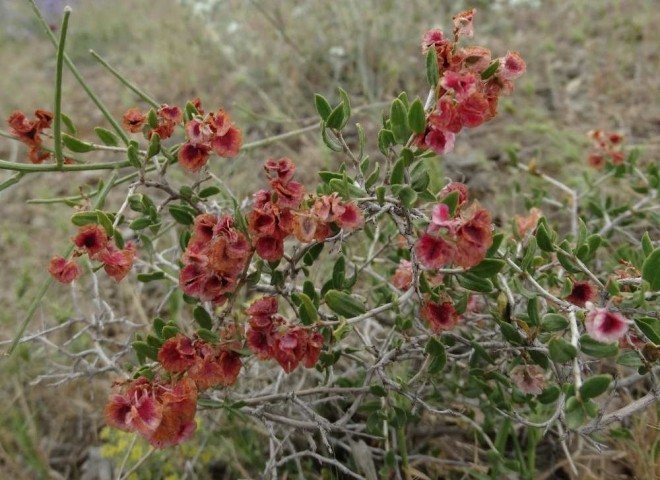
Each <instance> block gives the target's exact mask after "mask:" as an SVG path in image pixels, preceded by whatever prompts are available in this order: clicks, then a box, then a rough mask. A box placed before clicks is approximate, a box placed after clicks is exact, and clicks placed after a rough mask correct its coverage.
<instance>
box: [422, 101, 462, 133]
mask: <svg viewBox="0 0 660 480" xmlns="http://www.w3.org/2000/svg"><path fill="white" fill-rule="evenodd" d="M428 125H429V128H430V129H431V130H440V131H443V132H451V133H458V132H460V131H461V128H463V126H462V125H461V120H460V118H458V113H457V112H456V105H455V104H454V100H452V99H451V98H447V97H446V96H443V97H442V98H441V99H440V100H439V101H438V104H437V106H436V108H435V110H434V111H433V113H431V114H430V115H429V118H428Z"/></svg>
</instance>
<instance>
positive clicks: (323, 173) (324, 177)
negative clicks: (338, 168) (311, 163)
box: [319, 170, 344, 183]
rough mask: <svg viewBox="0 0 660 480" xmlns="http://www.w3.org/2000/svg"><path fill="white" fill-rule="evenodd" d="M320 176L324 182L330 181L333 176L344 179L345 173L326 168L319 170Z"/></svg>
mask: <svg viewBox="0 0 660 480" xmlns="http://www.w3.org/2000/svg"><path fill="white" fill-rule="evenodd" d="M319 177H321V180H323V183H330V180H332V179H333V178H338V179H340V180H341V179H343V178H344V174H342V173H338V172H330V171H326V170H321V171H320V172H319Z"/></svg>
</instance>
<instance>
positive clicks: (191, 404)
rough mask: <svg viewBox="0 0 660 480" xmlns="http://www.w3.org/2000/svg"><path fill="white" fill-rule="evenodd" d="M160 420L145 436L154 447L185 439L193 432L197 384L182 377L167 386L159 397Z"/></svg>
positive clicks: (170, 444)
mask: <svg viewBox="0 0 660 480" xmlns="http://www.w3.org/2000/svg"><path fill="white" fill-rule="evenodd" d="M160 401H161V405H162V411H163V414H162V420H161V422H160V424H159V425H158V428H157V429H156V431H155V432H154V433H153V434H152V435H151V436H149V437H148V438H147V440H148V441H149V443H150V444H151V445H152V446H153V447H155V448H165V447H169V446H172V445H178V444H179V443H181V442H183V441H185V440H187V439H188V438H190V437H191V436H192V434H193V433H194V432H195V428H196V424H195V412H196V410H197V386H196V385H195V382H194V381H193V380H192V379H190V378H188V377H183V378H181V379H180V380H179V381H177V382H176V383H175V384H173V385H172V386H171V387H169V388H168V389H167V390H166V391H165V392H164V393H162V395H161V398H160Z"/></svg>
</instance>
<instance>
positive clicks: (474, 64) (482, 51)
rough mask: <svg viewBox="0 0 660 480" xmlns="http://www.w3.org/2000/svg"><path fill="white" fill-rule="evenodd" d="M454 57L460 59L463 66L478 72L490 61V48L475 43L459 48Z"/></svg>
mask: <svg viewBox="0 0 660 480" xmlns="http://www.w3.org/2000/svg"><path fill="white" fill-rule="evenodd" d="M456 57H458V58H460V59H461V62H462V65H463V67H464V68H466V69H467V70H469V71H471V72H474V73H479V74H480V73H481V72H483V71H484V70H486V68H488V66H489V65H490V62H491V54H490V50H488V49H487V48H484V47H480V46H477V45H472V46H469V47H464V48H461V49H459V50H458V52H457V55H456Z"/></svg>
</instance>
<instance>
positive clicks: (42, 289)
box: [7, 172, 117, 355]
mask: <svg viewBox="0 0 660 480" xmlns="http://www.w3.org/2000/svg"><path fill="white" fill-rule="evenodd" d="M116 179H117V172H114V173H113V174H112V176H111V177H110V180H108V183H107V184H106V185H105V186H104V187H103V190H101V191H100V192H99V196H98V198H97V199H96V202H95V203H94V209H97V208H102V207H103V202H105V197H106V196H107V194H108V192H109V191H110V189H111V188H112V187H113V185H114V182H115V180H116ZM72 252H73V245H71V246H69V247H68V248H67V250H66V252H65V253H64V257H65V258H67V259H68V258H69V257H70V256H71V253H72ZM52 283H53V277H51V276H50V275H48V278H46V279H45V280H44V281H43V282H42V283H41V285H39V289H38V290H37V293H36V295H35V296H34V299H33V300H32V303H30V306H29V307H28V311H27V315H26V316H25V319H24V320H23V323H22V324H21V326H20V327H19V328H18V332H16V335H15V336H14V340H13V341H12V343H11V346H10V347H9V351H8V352H7V353H8V354H10V355H11V354H12V353H13V352H14V350H15V349H16V346H17V345H18V343H19V342H20V340H21V338H22V337H23V334H24V333H25V330H26V329H27V327H28V326H29V325H30V322H31V321H32V319H33V318H34V314H35V313H36V311H37V307H38V306H39V305H40V304H41V301H42V300H43V298H44V296H45V295H46V292H47V291H48V289H49V288H50V286H51V284H52Z"/></svg>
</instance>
